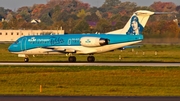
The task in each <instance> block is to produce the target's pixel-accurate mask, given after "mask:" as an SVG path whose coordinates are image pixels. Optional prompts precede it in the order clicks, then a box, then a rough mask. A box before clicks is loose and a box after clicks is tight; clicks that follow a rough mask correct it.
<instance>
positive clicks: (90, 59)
mask: <svg viewBox="0 0 180 101" xmlns="http://www.w3.org/2000/svg"><path fill="white" fill-rule="evenodd" d="M66 56H69V58H68V61H69V62H76V57H75V56H72V54H66ZM87 61H88V62H94V61H95V57H94V56H93V54H90V56H88V57H87Z"/></svg>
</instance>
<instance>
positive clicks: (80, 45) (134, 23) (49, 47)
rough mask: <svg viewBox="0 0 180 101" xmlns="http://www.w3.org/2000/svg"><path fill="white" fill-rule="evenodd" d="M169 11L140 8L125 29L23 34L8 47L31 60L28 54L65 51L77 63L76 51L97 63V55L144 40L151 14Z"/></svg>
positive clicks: (19, 55)
mask: <svg viewBox="0 0 180 101" xmlns="http://www.w3.org/2000/svg"><path fill="white" fill-rule="evenodd" d="M156 14H167V13H166V12H152V11H148V10H138V11H136V12H134V13H133V15H132V16H131V18H130V19H129V21H128V22H127V24H126V25H125V26H124V28H123V29H118V30H115V31H111V32H107V33H103V34H97V33H94V34H64V35H41V36H23V37H20V38H19V39H18V40H17V41H15V42H14V43H12V44H11V45H10V46H9V48H8V50H9V52H11V53H15V54H18V57H23V58H24V62H29V55H37V54H58V55H59V54H66V55H67V56H69V58H68V61H69V62H76V57H75V56H73V54H80V55H88V57H87V61H88V62H95V57H94V56H93V55H94V54H99V53H104V52H110V51H113V50H116V49H123V48H124V47H128V46H130V45H133V44H137V43H140V42H142V40H143V39H144V37H143V34H142V31H143V29H144V27H145V25H146V23H147V21H148V19H149V17H150V16H151V15H156Z"/></svg>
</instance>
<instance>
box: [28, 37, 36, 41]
mask: <svg viewBox="0 0 180 101" xmlns="http://www.w3.org/2000/svg"><path fill="white" fill-rule="evenodd" d="M28 41H29V42H35V41H36V39H35V37H32V38H31V39H28Z"/></svg>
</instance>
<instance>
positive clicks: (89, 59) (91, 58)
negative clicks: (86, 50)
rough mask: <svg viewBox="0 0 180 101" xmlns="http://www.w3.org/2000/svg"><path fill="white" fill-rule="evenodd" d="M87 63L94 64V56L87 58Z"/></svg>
mask: <svg viewBox="0 0 180 101" xmlns="http://www.w3.org/2000/svg"><path fill="white" fill-rule="evenodd" d="M87 61H88V62H95V57H94V56H88V57H87Z"/></svg>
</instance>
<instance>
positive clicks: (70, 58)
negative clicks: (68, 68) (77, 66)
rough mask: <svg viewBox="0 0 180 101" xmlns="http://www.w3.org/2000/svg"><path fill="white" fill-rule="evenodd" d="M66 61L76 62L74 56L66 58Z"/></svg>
mask: <svg viewBox="0 0 180 101" xmlns="http://www.w3.org/2000/svg"><path fill="white" fill-rule="evenodd" d="M68 61H69V62H76V57H75V56H70V57H69V58H68Z"/></svg>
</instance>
